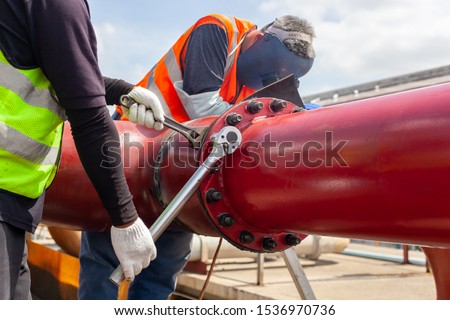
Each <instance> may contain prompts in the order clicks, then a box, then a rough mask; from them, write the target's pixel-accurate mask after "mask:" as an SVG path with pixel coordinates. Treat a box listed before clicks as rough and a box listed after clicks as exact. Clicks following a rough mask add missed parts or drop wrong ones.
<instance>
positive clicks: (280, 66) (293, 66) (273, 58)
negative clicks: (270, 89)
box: [237, 33, 314, 90]
mask: <svg viewBox="0 0 450 320" xmlns="http://www.w3.org/2000/svg"><path fill="white" fill-rule="evenodd" d="M313 62H314V59H307V58H303V57H300V56H298V55H296V54H295V53H293V52H291V51H290V50H289V49H288V48H287V47H286V46H285V45H284V44H283V43H282V42H281V41H280V40H279V39H278V38H277V37H276V36H275V35H273V34H270V33H265V34H264V35H263V36H262V37H261V38H259V39H258V40H257V41H256V42H255V43H254V44H252V45H251V46H250V48H248V49H247V50H246V51H245V52H243V53H241V54H240V55H239V57H238V59H237V78H238V80H239V81H240V82H241V83H242V84H244V85H245V86H247V87H249V88H252V89H255V90H258V89H261V88H262V87H264V86H266V85H268V84H270V83H272V82H273V81H276V80H279V79H282V78H284V77H287V76H289V75H291V74H294V77H295V78H296V79H298V78H300V77H302V76H303V75H305V74H306V73H307V72H308V71H309V70H310V69H311V67H312V65H313Z"/></svg>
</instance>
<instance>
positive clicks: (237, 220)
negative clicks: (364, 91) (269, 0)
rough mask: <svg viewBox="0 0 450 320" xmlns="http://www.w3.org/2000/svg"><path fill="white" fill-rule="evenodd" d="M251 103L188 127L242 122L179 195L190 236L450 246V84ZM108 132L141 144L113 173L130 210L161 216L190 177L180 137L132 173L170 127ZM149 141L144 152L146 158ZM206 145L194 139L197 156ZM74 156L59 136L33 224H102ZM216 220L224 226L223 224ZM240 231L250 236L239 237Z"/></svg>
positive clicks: (249, 245)
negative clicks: (201, 179) (358, 96)
mask: <svg viewBox="0 0 450 320" xmlns="http://www.w3.org/2000/svg"><path fill="white" fill-rule="evenodd" d="M258 100H259V101H261V102H262V103H263V105H264V109H263V111H261V112H259V113H256V114H252V113H250V112H249V111H247V109H248V108H247V105H248V103H249V102H244V103H241V104H239V105H237V106H235V107H233V108H232V109H230V110H229V111H227V112H226V114H224V115H222V116H220V117H219V118H218V119H217V121H215V122H213V118H207V119H202V120H197V121H194V122H192V124H193V125H196V126H199V127H207V130H208V131H207V132H206V133H205V141H208V139H209V137H210V135H211V134H212V133H214V132H217V131H218V130H219V129H220V128H222V127H223V126H224V125H225V118H226V116H227V115H228V114H230V113H232V112H237V113H239V114H240V115H242V117H243V121H242V122H241V123H239V124H238V125H237V127H238V128H239V129H240V130H241V132H242V135H243V145H242V147H241V148H240V150H238V151H236V152H235V153H234V154H233V155H232V156H228V158H227V161H226V162H225V163H224V164H223V165H222V166H221V167H220V168H219V170H218V172H217V173H215V174H212V175H211V177H210V179H208V181H205V183H204V184H203V185H202V186H201V188H200V190H199V192H198V196H194V197H192V198H191V200H190V201H189V202H188V204H187V206H186V207H185V208H184V210H183V211H182V212H181V214H180V215H179V217H178V218H177V221H178V222H179V223H182V224H184V225H186V226H188V227H189V228H190V229H191V230H193V231H194V232H196V233H199V234H206V235H217V234H218V233H219V234H221V235H223V236H225V237H226V238H227V239H229V240H231V241H232V242H233V243H234V244H235V245H237V246H240V247H243V248H246V249H249V250H255V251H260V250H265V251H267V250H266V249H267V248H273V249H274V248H275V247H271V246H270V245H269V246H268V247H267V246H263V245H262V243H263V242H264V241H265V240H266V238H271V239H272V240H274V241H275V242H276V243H278V247H276V250H279V249H283V248H284V247H283V246H284V245H287V244H286V243H284V244H282V242H283V241H285V240H286V236H287V235H290V234H291V233H292V234H293V235H294V236H295V237H300V238H301V235H300V233H307V234H322V235H330V236H341V237H349V238H363V239H373V240H380V241H392V242H401V243H409V244H420V245H431V246H433V245H436V246H445V247H449V246H450V237H449V236H448V234H450V233H449V232H450V211H449V209H450V203H449V201H448V195H447V189H448V187H449V184H450V136H449V134H448V131H449V128H450V84H444V85H439V86H433V87H428V88H424V89H418V90H414V91H407V92H403V93H400V94H392V95H387V96H382V97H377V98H372V99H367V100H360V101H356V102H352V103H346V104H342V105H338V106H335V107H328V108H324V109H320V110H314V111H308V112H299V113H295V114H292V111H293V110H294V109H295V106H293V105H291V104H289V103H288V104H287V107H285V109H283V110H282V111H271V108H272V107H271V106H270V105H271V104H272V103H273V101H272V99H267V98H262V99H258ZM272 109H273V108H272ZM117 126H118V129H119V131H120V132H121V133H122V134H124V132H129V133H131V134H132V138H131V139H130V140H129V141H132V142H134V141H138V142H139V143H142V144H144V147H143V149H139V150H143V151H142V152H138V148H135V149H136V150H134V149H133V148H129V150H126V152H129V155H130V157H129V159H131V161H132V162H131V163H130V166H129V167H128V168H126V169H125V173H126V176H127V180H128V182H129V184H130V188H131V189H132V192H133V195H134V198H135V202H136V205H137V207H138V210H139V212H140V213H142V214H143V215H144V216H145V218H146V220H147V222H148V223H150V222H151V220H152V219H153V220H154V219H155V217H156V216H157V215H158V214H159V213H160V212H161V211H162V207H161V206H160V203H163V204H164V203H165V204H167V203H168V202H169V201H170V199H171V198H172V197H173V196H174V195H175V194H176V192H178V190H179V189H180V188H181V186H182V185H183V184H184V182H185V181H186V180H187V179H188V178H189V176H190V175H191V174H192V172H193V171H194V170H195V168H194V167H193V166H187V167H186V168H182V167H180V163H181V162H179V163H178V164H177V162H178V160H177V159H181V160H183V159H184V160H186V159H189V161H190V162H191V163H192V162H194V159H195V157H196V156H197V155H196V153H195V152H193V151H192V150H191V149H188V148H179V147H180V146H182V145H183V140H182V139H179V136H178V135H175V136H173V137H172V139H171V141H174V142H173V145H172V147H171V148H169V149H168V155H167V156H165V157H163V158H164V159H167V161H168V165H167V166H163V167H162V168H160V169H158V170H156V172H155V170H154V169H153V168H152V167H151V165H152V163H150V165H149V164H147V165H146V166H144V167H143V168H139V165H138V164H139V161H142V158H145V157H148V158H151V159H153V158H154V156H155V154H156V153H158V152H159V151H160V150H159V145H160V144H161V143H162V141H163V140H164V139H169V135H170V132H169V131H168V130H166V131H163V132H161V133H157V132H153V131H151V130H146V129H139V128H136V127H135V126H133V125H132V124H130V123H117ZM269 135H270V136H269ZM169 140H170V139H169ZM177 140H178V142H177ZM149 144H152V145H153V146H156V147H155V148H154V149H155V152H154V151H153V150H151V149H153V148H150V147H149V146H148V145H149ZM146 145H147V146H146ZM207 149H208V148H207V144H204V146H203V148H202V150H201V153H200V154H199V155H198V156H199V157H200V159H204V158H205V157H206V155H207V153H208V151H207ZM75 154H76V153H75V151H74V148H73V145H72V144H71V142H70V135H69V134H67V132H66V134H65V138H64V147H63V159H62V163H61V168H60V172H59V175H58V177H57V179H56V180H55V182H54V185H53V186H52V187H51V188H50V189H49V190H48V193H47V200H46V208H45V212H44V219H45V221H47V223H51V224H56V225H60V226H65V227H72V228H80V227H81V228H88V229H104V228H106V227H107V226H108V219H107V218H106V215H105V213H104V211H103V209H101V206H100V203H99V201H98V199H97V198H96V195H95V192H94V191H93V188H92V187H91V186H90V184H89V182H87V179H86V177H85V175H84V174H83V173H82V169H81V166H80V165H79V163H78V162H77V159H76V156H75ZM150 162H151V161H150ZM154 176H155V177H156V178H157V179H155V181H157V185H158V186H159V187H158V188H156V189H155V184H154ZM211 188H214V189H216V190H217V191H219V192H221V194H222V196H223V197H222V199H221V200H219V201H216V202H212V203H211V202H207V201H206V193H207V191H208V190H209V189H211ZM150 190H151V191H150ZM155 190H159V192H160V196H159V200H158V199H157V198H156V197H155V196H154V193H155V192H154V191H155ZM81 191H82V192H81ZM203 212H204V213H205V214H204V213H203ZM224 213H226V214H227V215H228V217H231V220H230V219H223V217H224V215H223V214H224ZM205 216H206V218H205ZM224 221H227V222H224ZM230 221H231V222H232V223H231V224H230V223H229V222H230ZM244 231H245V232H248V233H250V234H251V235H254V236H255V237H254V239H251V238H245V237H242V233H243V232H244ZM244 240H245V241H244ZM247 240H251V241H250V242H248V241H247ZM285 242H286V241H285ZM269 251H270V250H269Z"/></svg>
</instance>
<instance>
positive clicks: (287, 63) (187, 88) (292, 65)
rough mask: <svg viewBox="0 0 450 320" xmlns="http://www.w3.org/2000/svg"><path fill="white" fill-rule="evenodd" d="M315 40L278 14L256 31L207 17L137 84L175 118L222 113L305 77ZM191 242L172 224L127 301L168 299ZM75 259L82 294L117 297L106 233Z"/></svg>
mask: <svg viewBox="0 0 450 320" xmlns="http://www.w3.org/2000/svg"><path fill="white" fill-rule="evenodd" d="M313 37H314V30H313V28H312V27H311V25H310V24H309V23H308V22H307V21H305V20H303V19H299V18H297V17H294V16H283V17H280V18H278V19H276V20H275V21H274V22H273V23H271V24H269V25H267V26H266V27H264V28H262V29H259V30H258V29H257V28H256V26H255V25H254V24H253V23H251V22H249V21H246V20H242V19H238V18H235V17H227V16H223V15H210V16H206V17H203V18H202V19H200V20H199V21H197V22H196V23H195V24H194V25H193V26H192V27H191V28H190V29H189V30H187V32H186V33H184V34H183V35H182V36H181V37H180V38H179V40H178V41H177V42H176V43H175V44H174V45H173V46H172V48H171V49H170V50H169V52H168V53H167V54H166V55H165V56H164V58H163V59H161V60H160V61H159V62H158V63H157V64H156V65H155V66H154V67H153V69H152V70H151V71H150V72H149V73H148V74H147V75H146V76H145V77H144V78H143V79H142V81H141V82H140V83H139V85H140V86H143V87H146V88H148V89H150V90H151V91H152V92H154V93H155V94H156V95H157V96H158V97H159V98H160V100H161V102H162V105H163V108H164V112H165V114H166V115H170V116H172V117H173V118H174V119H176V120H178V121H180V122H183V121H187V120H189V119H195V118H199V117H203V116H208V115H220V114H221V113H223V112H224V111H225V110H227V109H228V108H229V107H230V106H231V105H233V104H235V103H237V102H239V101H241V100H242V99H244V98H245V97H247V96H249V95H250V94H252V93H253V92H255V90H256V89H260V88H262V87H263V86H265V85H267V84H269V83H271V82H273V81H274V80H277V79H281V78H283V77H285V76H288V75H290V74H294V76H295V77H296V78H300V77H302V76H303V75H304V74H306V73H307V72H308V71H309V70H310V68H311V66H312V64H313V60H314V55H315V53H314V50H313V47H312V39H313ZM173 66H179V68H176V67H175V68H174V67H173ZM140 108H141V109H142V108H145V107H140ZM119 111H120V110H119ZM132 113H133V118H130V120H131V121H133V122H138V123H141V124H142V123H145V122H146V118H147V117H151V116H152V115H151V112H149V113H146V112H145V109H142V110H140V111H139V110H133V112H132ZM191 240H192V234H191V233H190V232H189V231H187V230H184V229H182V227H181V226H178V225H176V224H172V225H171V226H170V227H169V228H168V229H167V230H166V231H165V232H164V233H163V234H162V236H161V237H160V238H159V239H158V240H157V241H156V247H157V249H158V257H157V258H156V259H155V261H153V262H152V263H151V264H150V266H149V267H148V268H147V269H145V270H143V271H142V273H141V274H140V275H139V276H137V277H136V279H135V281H134V282H132V283H131V285H130V287H129V291H128V298H129V299H167V298H168V297H169V295H170V294H171V293H172V292H173V291H174V290H175V286H176V275H177V273H179V272H180V271H181V270H182V269H183V267H184V266H185V264H186V262H187V260H188V258H189V254H190V245H191ZM80 264H81V273H80V286H79V291H78V296H79V298H80V299H116V298H117V294H118V293H117V287H116V286H115V285H114V284H112V283H111V282H110V281H108V277H109V275H110V274H111V273H112V272H113V270H114V269H115V267H116V266H117V264H118V262H117V259H116V258H115V256H114V251H113V249H112V246H111V239H110V235H109V233H106V232H83V234H82V242H81V250H80Z"/></svg>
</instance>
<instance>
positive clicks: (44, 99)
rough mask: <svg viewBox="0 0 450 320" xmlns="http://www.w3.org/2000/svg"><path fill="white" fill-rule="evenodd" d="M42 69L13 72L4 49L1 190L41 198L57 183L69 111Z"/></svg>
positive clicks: (1, 64)
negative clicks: (65, 108) (55, 95)
mask: <svg viewBox="0 0 450 320" xmlns="http://www.w3.org/2000/svg"><path fill="white" fill-rule="evenodd" d="M52 92H53V88H52V86H51V85H50V82H49V81H48V80H47V78H46V77H45V76H44V74H43V73H42V71H41V70H40V69H39V68H36V69H30V70H20V69H16V68H14V67H13V66H12V65H11V64H10V63H9V62H8V60H7V59H6V58H5V57H4V55H3V53H2V52H1V51H0V189H2V190H6V191H9V192H12V193H15V194H19V195H22V196H25V197H28V198H37V197H39V196H40V195H41V194H42V192H43V191H44V189H45V188H47V187H48V186H49V185H50V183H51V182H52V181H53V178H54V176H55V174H56V169H57V163H58V160H59V156H60V145H61V138H62V128H63V121H64V119H65V113H64V110H63V109H62V108H61V107H60V105H59V103H58V101H57V100H56V99H55V97H54V95H53V94H52Z"/></svg>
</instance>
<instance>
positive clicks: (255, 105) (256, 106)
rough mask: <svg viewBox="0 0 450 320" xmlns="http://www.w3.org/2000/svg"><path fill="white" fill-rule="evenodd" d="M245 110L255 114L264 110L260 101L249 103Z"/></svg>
mask: <svg viewBox="0 0 450 320" xmlns="http://www.w3.org/2000/svg"><path fill="white" fill-rule="evenodd" d="M246 108H247V111H248V112H249V113H251V114H255V113H258V112H260V111H261V110H262V109H263V108H264V103H262V102H260V101H251V102H250V103H249V104H248V105H247V107H246Z"/></svg>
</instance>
